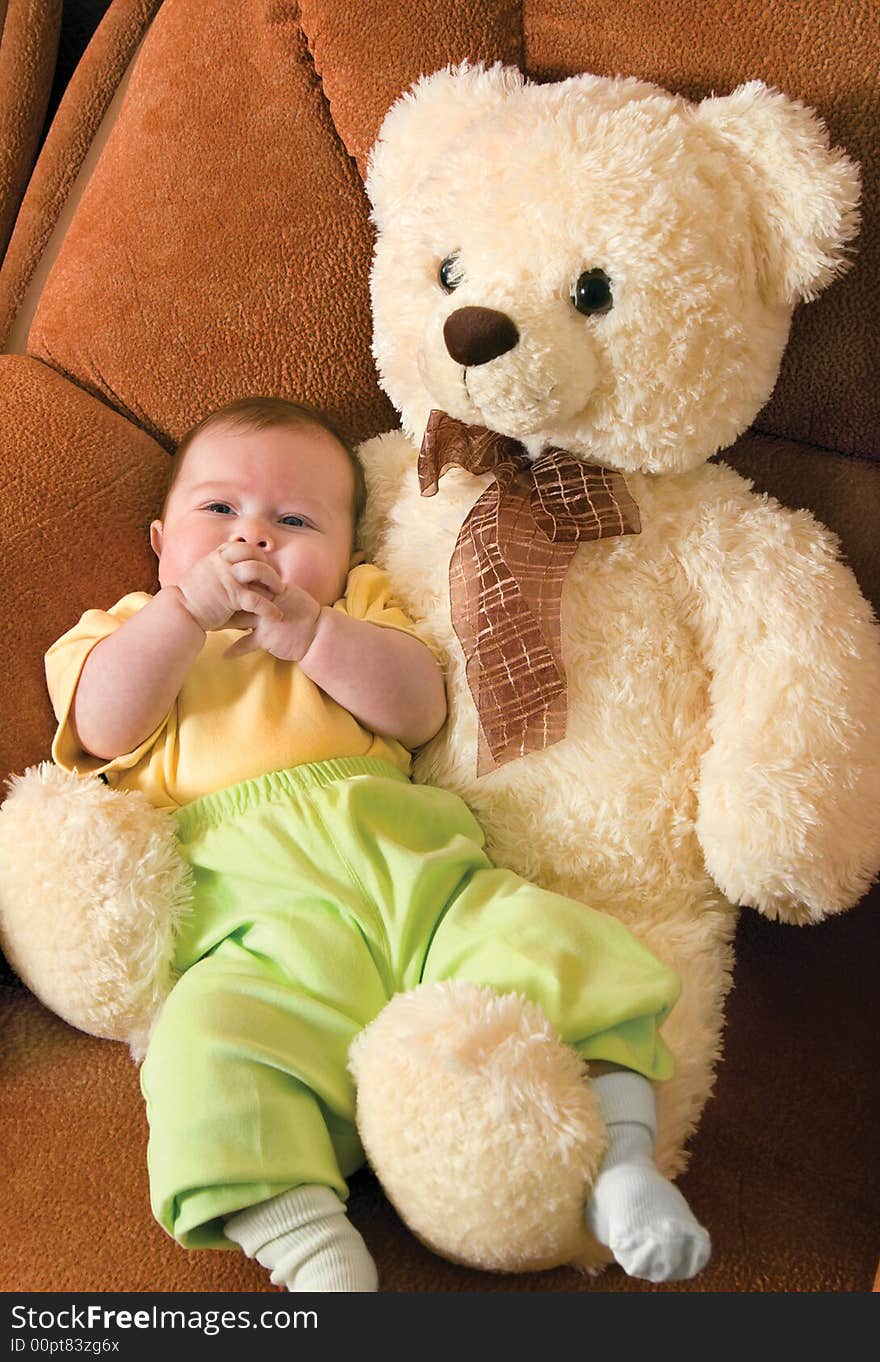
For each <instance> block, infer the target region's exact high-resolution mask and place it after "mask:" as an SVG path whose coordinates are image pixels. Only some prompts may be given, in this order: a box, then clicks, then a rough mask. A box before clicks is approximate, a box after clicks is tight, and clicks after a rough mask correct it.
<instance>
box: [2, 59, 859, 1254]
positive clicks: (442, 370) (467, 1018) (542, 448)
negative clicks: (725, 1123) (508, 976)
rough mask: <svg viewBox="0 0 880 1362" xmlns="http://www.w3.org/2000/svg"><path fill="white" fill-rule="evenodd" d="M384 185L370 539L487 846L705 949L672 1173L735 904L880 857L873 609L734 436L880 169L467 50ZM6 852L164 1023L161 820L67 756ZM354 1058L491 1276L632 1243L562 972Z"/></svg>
mask: <svg viewBox="0 0 880 1362" xmlns="http://www.w3.org/2000/svg"><path fill="white" fill-rule="evenodd" d="M367 191H368V195H369V197H370V200H371V204H372V209H373V221H374V224H375V227H376V249H375V260H374V267H373V272H372V302H373V314H374V353H375V357H376V361H377V366H378V370H379V374H380V381H381V383H382V386H383V387H384V389H385V391H386V392H387V394H388V395H389V397H390V398H391V400H392V402H393V403H394V405H395V407H396V408H397V410H398V412H399V414H400V418H401V423H402V429H401V430H399V431H394V432H391V433H389V434H386V435H382V436H379V437H377V438H376V439H374V440H371V441H369V442H368V443H367V444H366V445H364V446H362V447H361V449H360V455H361V458H362V462H363V464H364V467H365V471H366V475H367V482H368V490H369V497H368V505H367V511H366V514H365V518H364V522H363V525H362V527H361V540H362V545H363V547H364V549H365V550H366V552H367V554H368V556H370V557H371V558H372V559H374V560H375V561H377V562H378V563H379V564H380V565H381V566H383V567H385V568H386V569H387V570H388V571H389V573H390V574H391V577H392V580H393V582H394V585H395V588H396V592H397V595H398V598H399V599H400V601H401V603H402V604H403V606H404V608H405V609H407V610H408V612H409V613H410V614H411V615H412V616H413V617H414V618H416V619H418V620H419V621H420V622H421V624H422V628H423V630H424V634H425V637H426V638H427V639H428V641H429V642H430V643H431V644H432V646H433V647H434V648H435V649H436V651H437V653H438V655H439V656H440V657H442V659H443V660H444V665H445V670H446V677H447V688H448V697H449V719H448V722H447V724H446V726H445V728H444V729H443V730H442V732H441V734H440V735H439V736H438V737H437V738H435V739H434V740H433V741H432V742H430V743H429V744H427V745H426V746H425V747H424V748H423V749H422V750H421V751H420V752H419V753H418V754H417V756H416V759H415V767H414V770H415V777H416V779H418V780H420V781H425V782H430V783H436V784H438V785H440V786H443V787H445V788H447V789H450V790H452V791H454V792H455V793H457V794H459V795H461V796H462V797H463V798H464V799H465V800H466V801H467V803H468V804H469V805H470V806H471V808H472V809H473V810H474V812H475V813H476V815H477V817H478V819H479V821H480V822H481V824H482V826H483V828H484V829H485V832H486V837H487V849H488V851H489V853H490V855H491V857H492V859H493V860H494V861H496V862H497V863H498V864H501V865H504V866H508V867H510V868H512V869H514V870H515V871H517V872H518V873H519V874H521V875H523V876H524V877H526V878H527V879H530V880H534V881H537V882H538V883H540V884H542V885H543V886H545V887H547V888H549V889H553V890H556V891H558V892H561V893H563V894H565V895H566V896H567V897H570V898H575V899H579V900H582V901H584V902H585V903H588V904H590V905H591V906H592V907H594V908H598V909H600V910H602V911H604V912H608V913H610V914H613V915H614V916H616V917H618V918H619V919H620V920H621V921H623V922H624V923H625V924H626V925H627V926H628V927H629V928H630V929H631V930H632V931H633V932H634V933H635V934H636V935H637V936H638V937H639V938H640V939H641V940H642V941H643V942H644V943H645V944H646V945H647V946H648V947H649V948H650V949H651V950H652V951H653V953H654V954H655V955H656V956H658V957H659V958H660V959H661V960H662V961H663V962H664V963H665V964H668V965H669V966H671V967H672V968H674V969H675V970H676V971H677V973H678V975H679V977H680V979H681V983H682V994H681V998H680V1000H679V1001H678V1003H677V1004H676V1006H675V1008H674V1009H673V1011H672V1013H671V1015H670V1017H669V1019H668V1021H667V1023H666V1025H665V1027H664V1034H665V1036H666V1039H667V1040H668V1042H669V1044H670V1046H671V1048H672V1050H673V1052H674V1054H675V1057H676V1071H675V1075H674V1077H673V1078H672V1079H670V1080H669V1081H668V1082H666V1083H664V1084H662V1085H660V1087H659V1091H658V1134H657V1146H656V1150H655V1157H656V1161H657V1163H658V1166H659V1167H660V1168H661V1170H662V1171H663V1172H665V1173H666V1174H667V1175H668V1176H671V1177H674V1176H676V1175H677V1174H678V1173H680V1172H681V1171H682V1170H683V1168H684V1167H685V1164H686V1157H687V1155H686V1143H687V1140H688V1137H689V1136H690V1134H691V1133H692V1132H693V1130H694V1129H695V1127H696V1124H697V1122H698V1120H699V1116H700V1113H701V1111H702V1109H703V1107H704V1105H705V1102H706V1100H707V1098H708V1096H709V1093H710V1091H711V1087H712V1082H713V1073H714V1066H715V1063H716V1061H717V1058H718V1056H719V1053H720V1048H721V1032H722V1025H723V1013H724V998H725V994H726V992H727V990H728V988H729V986H730V980H731V966H732V944H731V943H732V938H733V932H734V927H735V924H736V919H737V915H738V912H739V909H740V908H741V907H754V908H756V909H758V910H759V911H760V912H762V913H764V914H766V915H768V916H770V917H773V918H779V919H784V920H787V921H792V922H802V923H809V922H814V921H818V920H820V919H822V918H823V917H824V916H826V915H828V914H832V913H836V912H840V911H842V910H844V909H846V908H847V907H849V906H851V905H852V904H854V903H855V902H856V901H857V900H858V899H859V898H860V897H861V895H862V894H863V893H864V891H865V890H866V888H867V887H868V885H869V883H870V881H871V879H872V878H873V876H874V874H875V872H876V869H877V866H878V863H880V798H878V796H880V743H878V741H877V739H878V717H877V716H878V714H880V638H878V629H877V625H876V622H875V621H874V619H873V616H872V613H871V610H870V607H869V606H868V604H867V603H866V602H865V600H864V599H863V598H862V596H861V595H860V593H859V591H858V588H857V585H856V583H855V580H854V578H853V576H852V574H851V573H850V571H849V569H848V568H846V567H845V566H844V564H843V563H842V562H841V561H840V559H839V556H838V549H837V544H836V541H835V539H834V537H833V535H831V534H830V532H829V531H827V530H826V529H824V528H823V527H822V526H820V525H819V524H818V523H817V522H816V521H815V520H814V519H813V518H812V517H811V516H810V515H809V514H808V513H806V512H802V511H801V512H792V511H788V510H786V509H784V508H783V507H781V506H780V505H778V504H777V503H776V502H775V501H773V500H772V499H770V498H768V497H758V496H756V495H755V494H754V493H753V492H752V490H751V485H750V484H749V483H748V482H747V481H746V480H744V479H743V478H741V477H740V476H739V475H738V474H736V473H735V472H734V471H733V470H732V469H730V468H729V467H726V466H725V465H724V464H723V463H710V462H709V460H710V459H711V458H712V456H713V455H715V454H716V453H718V452H719V451H720V450H723V449H724V448H726V447H727V446H729V445H730V444H731V443H732V442H733V441H734V440H735V439H736V437H737V436H738V435H739V434H741V433H742V432H743V431H744V430H745V429H746V428H747V427H748V425H749V424H750V423H751V422H752V421H753V419H754V417H755V415H756V414H757V412H758V411H759V410H760V408H761V407H762V406H763V405H764V403H765V402H766V400H767V398H768V397H769V395H770V392H771V391H772V388H773V386H774V383H775V380H776V376H777V372H778V368H779V363H780V359H781V356H782V353H783V350H784V348H785V345H786V341H787V337H788V332H789V327H790V322H791V316H792V312H793V309H794V307H795V305H796V304H797V303H798V302H799V301H801V300H809V299H810V298H812V297H814V296H815V295H816V294H818V292H820V291H821V289H822V288H824V287H825V286H826V285H827V284H829V283H830V282H831V281H832V280H833V279H834V277H835V276H836V275H837V274H838V273H840V272H841V271H842V270H843V268H844V267H845V265H846V263H847V245H848V243H849V242H850V241H851V240H852V238H853V236H854V235H855V231H856V227H857V203H858V194H859V181H858V172H857V169H856V167H855V166H854V165H853V164H852V162H850V161H849V160H848V158H847V157H846V156H845V155H844V154H843V153H842V152H840V151H837V150H833V149H831V148H830V146H829V141H828V137H827V135H826V132H825V130H824V128H823V126H822V124H821V123H820V121H819V119H818V118H817V117H816V115H815V114H814V113H813V112H812V111H811V110H809V109H807V108H805V107H804V106H803V105H801V104H799V103H797V102H796V101H793V100H790V99H788V98H786V97H785V96H783V95H782V94H780V93H778V92H776V91H773V90H770V89H768V88H766V87H765V86H763V85H762V84H760V83H759V82H752V83H750V84H748V85H746V86H743V87H742V88H741V89H739V90H736V91H735V92H734V93H733V94H731V95H729V96H725V97H717V98H716V97H713V98H709V99H706V100H704V101H703V102H702V103H699V104H693V103H690V102H688V101H687V100H685V99H683V98H679V97H676V96H674V95H671V94H669V93H667V92H666V91H663V90H661V89H659V88H657V87H655V86H652V85H649V84H646V83H643V82H640V81H637V80H633V79H627V78H614V79H608V78H599V77H594V76H590V75H583V76H578V77H574V78H572V79H569V80H565V81H562V82H558V83H551V84H545V85H538V84H532V83H530V82H528V81H527V80H525V79H524V78H523V77H522V76H521V74H520V73H519V72H518V71H516V70H513V69H509V68H504V67H502V66H494V67H489V68H486V67H483V66H471V65H468V64H463V65H461V66H458V67H453V68H447V69H445V70H443V71H440V72H436V73H435V74H433V75H431V76H429V77H425V78H422V79H421V80H420V81H419V82H418V83H417V84H416V85H415V86H414V87H413V88H412V89H411V90H410V91H409V92H408V93H407V94H406V95H405V96H404V97H403V98H402V99H401V100H399V101H398V102H397V103H396V104H395V105H394V106H393V107H392V109H391V110H390V111H389V113H388V115H387V116H386V119H385V121H384V123H383V125H382V128H381V131H380V135H379V138H378V141H377V143H376V145H375V147H374V149H373V152H372V155H371V157H370V164H369V173H368V178H367ZM47 826H51V827H52V829H53V836H52V838H51V839H48V838H47V837H46V835H45V829H46V827H47ZM0 855H2V859H3V875H2V883H0V926H2V930H0V943H2V945H3V949H4V951H5V953H6V954H7V957H8V958H9V960H10V962H11V963H12V964H13V966H14V967H15V968H16V969H18V971H19V972H20V973H21V975H22V978H23V979H24V980H25V982H27V983H28V984H29V985H30V986H31V987H32V988H33V989H34V991H35V992H37V993H38V995H39V996H40V997H41V998H42V999H43V1001H44V1002H46V1003H47V1005H48V1006H50V1007H52V1008H53V1009H54V1010H56V1011H57V1012H59V1014H60V1015H62V1016H64V1017H66V1018H67V1020H69V1021H70V1022H71V1023H72V1024H74V1025H77V1026H81V1027H83V1028H84V1029H86V1030H89V1031H92V1032H94V1033H95V1034H98V1035H106V1036H108V1037H111V1038H115V1039H123V1040H126V1041H128V1042H129V1044H130V1045H131V1047H132V1050H133V1052H134V1053H135V1055H136V1056H137V1055H140V1054H142V1053H143V1050H144V1046H145V1044H146V1041H147V1038H148V1035H149V1029H150V1025H151V1023H152V1020H153V1018H154V1017H155V1015H156V1011H157V1009H158V1008H159V1007H160V1006H161V1003H162V1000H163V998H164V997H165V996H166V995H167V992H168V990H169V988H170V987H172V986H173V982H174V980H173V976H172V974H171V972H170V960H171V955H172V945H173V934H174V926H175V922H176V921H177V918H178V916H179V914H180V913H181V912H185V911H186V893H187V886H186V876H185V873H184V872H183V870H182V867H181V865H180V863H179V860H178V858H176V856H175V853H174V847H173V832H172V829H171V823H170V819H167V818H166V817H165V816H164V815H163V814H162V812H161V811H158V810H149V808H148V806H147V805H146V801H145V800H142V799H141V797H140V796H138V795H135V794H132V793H128V794H125V795H122V794H120V793H119V792H117V791H113V790H110V789H108V788H107V787H105V786H103V785H101V783H100V782H99V781H97V780H95V779H94V778H87V779H83V780H78V779H77V778H76V777H69V776H67V775H65V774H64V773H62V772H59V771H57V770H55V769H54V768H52V767H51V766H49V765H48V764H43V765H42V766H41V767H38V768H33V769H32V770H31V771H29V772H27V773H26V774H25V775H24V776H23V777H20V778H19V779H18V780H16V781H15V782H13V787H12V790H11V793H10V797H9V798H8V799H7V801H6V803H5V805H4V806H3V809H2V812H0ZM80 870H82V873H79V871H80ZM96 876H97V879H98V882H99V892H96V890H95V882H96ZM62 896H63V901H64V905H65V915H64V919H63V922H59V919H58V912H57V904H58V902H59V901H60V900H61V898H62ZM71 961H73V962H74V965H75V968H73V969H71V968H70V964H71ZM351 1067H352V1071H353V1073H354V1076H355V1078H356V1081H357V1087H358V1126H359V1131H360V1134H361V1138H362V1142H363V1145H364V1148H365V1150H366V1152H367V1155H368V1157H369V1159H370V1162H371V1164H372V1166H373V1167H374V1169H375V1171H376V1172H377V1174H378V1176H379V1178H380V1180H381V1182H382V1185H383V1187H384V1189H385V1191H386V1193H387V1195H388V1196H389V1198H390V1199H391V1200H392V1202H393V1203H394V1204H395V1206H396V1207H397V1209H398V1210H399V1211H400V1213H401V1215H402V1217H403V1219H404V1220H405V1221H406V1222H407V1224H408V1225H409V1226H410V1228H411V1229H412V1230H413V1232H414V1233H415V1234H416V1235H418V1236H419V1237H420V1238H421V1239H422V1240H423V1241H424V1242H425V1243H426V1244H428V1245H429V1246H430V1247H431V1248H433V1249H434V1250H435V1251H437V1252H439V1253H441V1254H443V1255H444V1256H446V1257H448V1258H450V1259H452V1260H454V1261H460V1262H465V1263H469V1264H474V1265H476V1266H480V1267H484V1268H487V1269H492V1270H502V1271H512V1270H522V1269H538V1268H543V1267H548V1266H553V1265H556V1264H559V1263H574V1264H577V1265H579V1266H582V1267H587V1268H592V1267H597V1266H598V1265H600V1264H601V1263H603V1262H607V1261H608V1258H609V1255H608V1253H607V1251H605V1250H603V1249H602V1248H601V1246H599V1245H598V1244H597V1243H596V1242H595V1241H594V1240H592V1239H591V1237H590V1235H589V1234H588V1233H587V1231H586V1229H585V1225H584V1216H583V1207H584V1201H585V1198H586V1195H587V1191H588V1189H589V1185H590V1183H591V1181H592V1179H593V1178H594V1176H595V1174H596V1171H597V1169H598V1167H599V1166H600V1163H601V1158H602V1155H603V1150H604V1143H603V1142H604V1129H603V1126H602V1122H601V1119H600V1118H599V1116H598V1113H597V1110H596V1106H595V1102H594V1101H593V1100H592V1099H591V1097H590V1090H589V1086H588V1085H587V1084H586V1083H585V1082H584V1077H585V1069H584V1065H583V1064H582V1062H581V1061H579V1060H578V1058H577V1056H575V1054H574V1052H573V1051H571V1050H570V1049H569V1048H568V1047H567V1046H565V1045H563V1044H562V1043H561V1041H560V1040H559V1038H558V1037H557V1036H556V1035H555V1034H554V1032H553V1028H552V1027H551V1026H550V1025H549V1023H548V1021H547V1019H546V1017H545V1016H544V1015H543V1014H542V1013H541V1010H540V1008H539V1007H537V1005H536V1004H534V1003H532V1002H529V1001H527V1000H525V999H522V998H519V997H517V996H515V995H511V994H497V993H492V992H491V991H489V990H486V989H483V988H480V987H479V986H478V984H477V983H475V982H474V981H471V980H467V979H456V980H450V981H448V982H446V983H442V984H431V985H422V986H421V987H419V988H417V989H415V990H414V991H413V992H412V993H409V994H403V995H398V996H397V997H395V998H393V999H392V1000H391V1002H390V1003H389V1004H388V1005H387V1006H386V1008H385V1009H384V1011H383V1012H381V1013H380V1014H379V1016H378V1017H377V1018H376V1019H375V1020H374V1021H373V1022H372V1023H371V1024H370V1025H369V1026H368V1027H367V1028H366V1029H365V1030H364V1032H362V1034H361V1035H360V1036H359V1037H358V1039H357V1040H356V1042H355V1044H354V1046H353V1047H352V1053H351Z"/></svg>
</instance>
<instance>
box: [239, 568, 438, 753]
mask: <svg viewBox="0 0 880 1362" xmlns="http://www.w3.org/2000/svg"><path fill="white" fill-rule="evenodd" d="M278 603H279V605H280V606H281V609H282V611H283V613H284V618H283V619H282V620H275V619H260V620H258V621H257V622H256V626H255V628H254V630H253V632H252V633H251V634H249V635H247V637H245V638H242V639H239V640H238V642H236V643H234V644H233V646H232V647H231V648H230V649H229V651H228V653H227V656H230V657H239V656H241V655H242V654H243V653H247V652H251V651H253V650H254V649H256V648H264V649H265V651H266V652H268V653H271V654H272V656H273V657H278V658H282V659H284V660H285V661H287V662H298V663H299V665H300V667H301V668H302V670H303V671H304V672H305V674H306V676H308V677H309V678H310V679H311V680H312V681H314V682H315V685H317V686H320V687H321V689H322V690H323V691H326V693H327V694H328V695H329V696H330V697H331V699H333V700H335V701H336V703H337V704H339V705H342V707H343V709H347V710H348V712H349V713H350V714H352V715H354V717H355V718H356V719H357V721H358V723H361V724H363V726H364V727H365V728H368V729H369V730H370V732H372V733H380V734H382V735H383V736H384V737H388V738H396V739H397V740H398V742H401V743H403V745H404V747H408V748H410V749H412V748H415V747H419V746H421V744H422V743H425V742H427V741H428V739H429V738H433V736H434V734H435V733H437V732H438V731H439V730H440V728H442V726H443V722H444V720H445V718H446V690H445V686H444V683H443V674H442V672H441V670H440V667H439V665H438V663H437V662H436V660H435V659H434V657H433V655H432V653H431V651H430V649H429V648H427V647H426V646H425V644H424V643H421V642H420V641H419V640H418V639H417V638H414V637H413V636H412V634H406V633H404V632H403V631H402V630H401V629H393V628H387V627H386V626H384V625H380V624H373V623H371V622H370V621H369V620H359V619H354V618H352V617H351V616H350V615H346V614H344V613H343V612H342V611H340V610H334V609H332V608H331V607H330V606H326V605H325V606H319V605H318V603H317V601H315V600H314V599H313V597H311V596H310V595H309V594H308V593H307V592H305V591H303V590H301V589H300V588H299V587H289V588H288V589H287V591H286V593H285V594H284V596H283V597H280V598H279V600H278Z"/></svg>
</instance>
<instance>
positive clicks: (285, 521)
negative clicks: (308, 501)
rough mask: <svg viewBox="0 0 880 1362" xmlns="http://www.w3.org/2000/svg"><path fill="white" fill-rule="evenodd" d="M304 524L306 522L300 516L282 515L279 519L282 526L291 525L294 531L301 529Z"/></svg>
mask: <svg viewBox="0 0 880 1362" xmlns="http://www.w3.org/2000/svg"><path fill="white" fill-rule="evenodd" d="M305 523H306V522H305V521H304V520H303V518H302V516H301V515H283V516H282V517H281V524H282V525H291V526H292V527H293V528H294V529H295V530H300V529H302V527H303V526H304V525H305Z"/></svg>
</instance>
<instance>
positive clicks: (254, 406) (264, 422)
mask: <svg viewBox="0 0 880 1362" xmlns="http://www.w3.org/2000/svg"><path fill="white" fill-rule="evenodd" d="M215 426H228V427H232V428H233V429H236V428H238V429H240V430H270V429H272V428H274V427H282V428H284V427H286V428H287V429H289V430H302V429H303V428H304V427H307V426H317V427H318V428H319V429H320V430H326V431H327V433H328V435H332V436H333V438H334V439H335V440H336V442H337V444H339V445H341V446H342V448H343V450H344V451H345V453H346V454H347V455H348V461H349V463H350V464H351V470H352V473H353V475H354V505H353V513H354V523H355V525H357V522H358V521H359V520H360V518H361V515H362V514H363V510H364V506H365V505H366V500H367V488H366V483H365V482H364V470H363V468H362V467H361V465H360V461H359V460H358V457H357V455H356V454H355V452H354V450H353V448H352V446H351V445H350V443H349V441H348V440H347V439H346V437H345V436H344V435H343V434H342V432H341V431H340V430H339V428H338V426H336V425H335V424H334V422H333V421H331V420H330V418H329V417H328V416H325V415H324V413H323V412H322V411H318V410H317V409H316V408H315V407H310V406H308V405H307V404H306V403H305V402H290V401H288V400H287V398H284V397H241V398H239V399H238V401H237V402H230V403H228V404H227V405H226V406H225V407H218V409H217V410H216V411H211V412H209V413H208V415H207V416H203V417H202V419H201V421H197V422H196V424H195V425H194V426H192V427H191V428H190V429H189V430H188V431H187V432H186V434H185V435H184V436H183V437H182V438H181V440H180V442H179V444H178V446H177V448H176V449H175V451H174V454H173V455H172V464H171V476H170V478H169V481H168V490H167V491H166V493H165V505H166V506H167V504H168V497H169V496H170V494H171V489H172V487H173V486H174V483H175V481H176V480H177V476H178V474H179V473H180V470H181V468H182V467H183V461H184V458H185V457H186V452H187V450H188V449H189V447H190V445H191V444H192V443H193V441H194V440H195V438H196V436H197V435H202V434H203V433H204V432H205V431H206V430H213V429H214V427H215ZM162 514H163V516H164V514H165V512H164V509H163V512H162Z"/></svg>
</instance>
